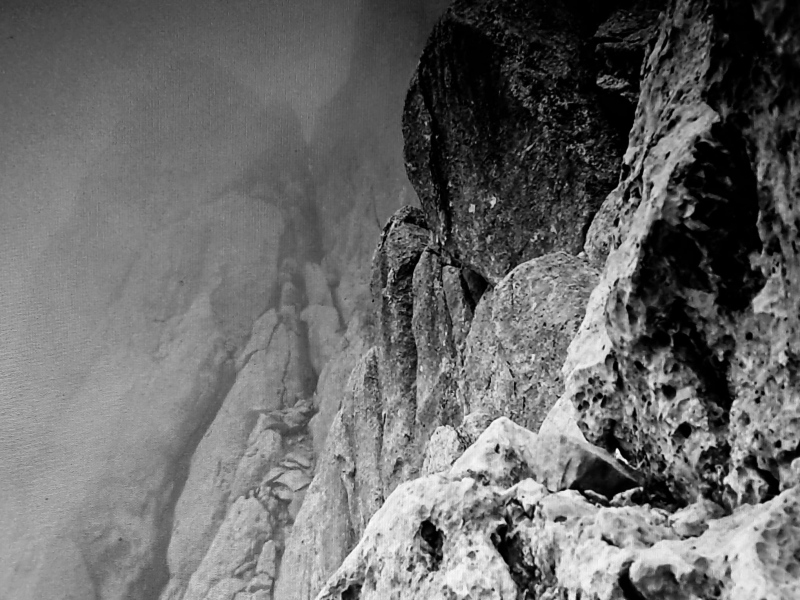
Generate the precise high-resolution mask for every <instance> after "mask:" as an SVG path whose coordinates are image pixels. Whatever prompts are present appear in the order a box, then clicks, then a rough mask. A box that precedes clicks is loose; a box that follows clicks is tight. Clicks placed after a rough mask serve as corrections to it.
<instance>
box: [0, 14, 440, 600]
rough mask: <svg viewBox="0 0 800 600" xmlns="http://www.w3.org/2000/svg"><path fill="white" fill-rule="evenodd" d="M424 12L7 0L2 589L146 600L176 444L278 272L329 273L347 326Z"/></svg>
mask: <svg viewBox="0 0 800 600" xmlns="http://www.w3.org/2000/svg"><path fill="white" fill-rule="evenodd" d="M443 8H444V3H443V2H441V1H433V0H430V1H427V2H425V1H423V0H417V1H409V2H392V1H390V0H304V1H303V2H290V1H285V0H280V1H270V0H262V1H255V0H225V1H223V0H200V1H197V2H180V1H177V0H159V1H154V0H146V1H142V2H122V1H116V0H109V1H107V2H92V1H90V0H70V1H68V2H64V1H57V0H52V1H50V2H40V1H33V2H27V1H25V2H22V1H11V2H4V3H3V4H2V7H1V8H0V132H2V137H1V138H0V231H1V232H2V235H0V244H2V248H1V249H0V278H1V279H0V280H1V281H2V291H1V292H0V598H2V599H3V600H22V599H37V600H49V599H59V600H60V599H66V598H74V599H81V600H83V599H86V598H92V597H96V598H97V599H98V600H106V599H108V600H111V599H122V598H131V599H134V598H135V599H137V600H138V599H144V598H157V597H159V595H160V594H161V593H162V590H163V589H164V586H166V585H167V583H168V581H169V578H170V571H169V569H168V566H167V547H168V545H169V543H170V532H171V529H172V522H173V511H174V508H175V504H176V502H177V501H178V497H179V496H180V494H181V492H182V489H183V486H184V482H185V481H186V479H187V476H188V472H189V463H190V459H191V457H192V453H193V452H194V450H195V448H196V447H197V445H198V443H199V442H200V439H201V438H202V436H203V435H204V433H206V431H207V429H208V427H209V424H210V423H211V421H212V420H213V419H214V416H215V415H216V413H217V411H218V409H219V408H220V406H221V404H222V402H223V400H224V398H225V396H226V394H227V393H228V391H229V390H230V389H231V387H232V386H233V385H234V380H235V376H236V372H237V370H238V369H239V368H240V366H241V359H242V356H243V352H244V348H245V345H246V344H247V342H248V339H250V337H251V331H252V328H253V324H254V322H255V321H256V320H257V319H259V317H261V316H262V315H264V314H265V313H266V312H267V311H268V310H270V309H271V308H276V307H278V306H280V304H281V302H282V301H283V300H282V299H281V282H282V279H281V277H282V276H283V275H282V274H285V273H286V269H287V267H286V266H285V265H286V264H287V263H286V261H287V259H291V260H294V261H296V262H298V263H300V264H304V263H306V264H313V265H322V266H324V268H325V271H326V275H327V277H328V281H329V282H330V281H333V280H334V279H335V284H331V285H332V287H335V289H336V294H334V296H335V298H334V300H335V305H336V307H337V310H338V312H339V315H340V320H341V323H340V327H341V328H343V327H345V326H346V324H347V322H348V321H349V319H350V318H351V317H352V315H353V314H354V313H355V312H357V310H358V308H359V306H360V305H361V303H363V302H364V301H365V300H364V293H363V290H365V289H366V285H367V281H366V275H365V272H367V271H368V265H369V257H370V256H371V252H372V249H373V247H374V244H375V241H376V240H377V235H378V232H379V227H380V225H381V224H382V223H383V222H384V221H385V220H386V219H387V218H388V216H389V215H390V214H391V213H392V212H393V211H394V210H395V209H396V208H397V207H398V206H400V205H402V204H404V203H414V202H416V199H415V197H414V194H413V192H412V191H411V187H410V185H409V184H408V182H407V181H406V179H405V173H404V170H403V162H402V136H401V133H400V118H401V111H402V103H403V96H404V94H405V90H406V89H407V87H408V81H409V79H410V77H411V74H412V72H413V69H414V66H415V63H416V60H417V57H418V55H419V52H420V51H421V48H422V45H423V43H424V40H425V38H426V36H427V34H428V32H429V31H430V28H431V26H432V23H433V22H434V21H435V19H436V16H437V15H438V14H439V13H440V12H441V11H442V10H443ZM320 268H322V267H320ZM302 294H306V295H308V290H305V292H304V291H303V290H301V295H302ZM337 294H338V295H337ZM284 300H285V299H284ZM237 361H239V362H238V363H237ZM306 362H308V361H306ZM319 368H320V367H319V365H317V364H304V365H301V366H300V367H298V369H299V370H298V371H297V373H295V375H296V378H295V379H293V381H295V380H296V381H297V382H298V383H297V389H295V390H294V391H293V392H292V393H294V394H295V395H296V396H297V397H298V398H299V397H307V396H309V395H310V394H313V392H314V386H315V385H316V380H317V377H318V376H319ZM287 386H288V384H287ZM286 389H287V390H288V389H289V388H288V387H287V388H286ZM281 393H282V394H283V393H284V392H281ZM286 393H287V394H288V392H286ZM293 401H294V400H292V402H293ZM284 404H285V405H288V406H291V403H290V402H289V401H286V402H284Z"/></svg>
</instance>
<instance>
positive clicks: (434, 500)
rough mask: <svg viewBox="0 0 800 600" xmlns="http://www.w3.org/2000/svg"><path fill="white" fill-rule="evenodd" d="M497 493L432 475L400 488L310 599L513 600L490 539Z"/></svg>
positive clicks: (497, 512) (498, 508) (498, 518)
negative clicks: (341, 562)
mask: <svg viewBox="0 0 800 600" xmlns="http://www.w3.org/2000/svg"><path fill="white" fill-rule="evenodd" d="M502 504H503V501H502V497H501V496H500V494H498V493H497V488H494V487H492V486H484V485H481V484H479V483H478V482H477V481H475V480H474V479H471V478H465V479H459V478H456V479H449V478H445V477H443V476H441V475H431V476H428V477H423V478H421V479H417V480H414V481H410V482H407V483H404V484H401V485H400V486H398V487H397V488H396V489H395V491H394V493H393V494H392V495H391V496H390V497H389V498H388V499H387V501H386V503H385V504H384V505H383V507H381V509H380V510H379V511H378V512H377V513H376V514H375V516H374V517H373V519H372V520H371V521H370V523H369V526H368V527H367V529H366V531H365V532H364V535H363V537H362V538H361V541H360V542H359V544H358V546H357V547H356V548H355V549H354V550H353V552H352V553H351V554H350V555H349V556H348V557H347V559H346V560H345V562H344V563H343V564H342V566H341V567H340V568H339V569H338V570H337V571H336V573H335V574H334V575H333V576H332V577H331V578H330V580H329V581H328V582H327V583H326V584H325V587H324V588H322V590H321V591H320V593H319V594H318V595H317V597H316V600H334V599H335V600H343V599H346V598H353V597H358V598H360V599H361V600H401V599H402V600H407V599H414V600H422V599H423V598H424V599H435V600H440V599H441V600H444V599H445V598H450V599H461V600H467V599H468V598H485V599H487V600H516V599H517V597H518V596H517V587H516V585H515V584H514V581H513V579H512V578H511V574H510V573H509V570H508V566H507V565H506V563H505V562H504V561H503V558H502V557H501V556H500V553H499V552H498V551H497V548H495V546H494V545H493V544H492V541H491V535H490V532H492V531H495V530H496V529H497V528H498V527H501V526H503V525H504V522H503V520H502Z"/></svg>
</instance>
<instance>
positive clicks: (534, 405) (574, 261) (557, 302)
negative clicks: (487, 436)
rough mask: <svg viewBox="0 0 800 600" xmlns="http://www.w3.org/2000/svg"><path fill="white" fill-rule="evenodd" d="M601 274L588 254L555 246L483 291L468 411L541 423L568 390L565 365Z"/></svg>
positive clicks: (468, 357)
mask: <svg viewBox="0 0 800 600" xmlns="http://www.w3.org/2000/svg"><path fill="white" fill-rule="evenodd" d="M597 279H598V273H597V271H596V270H595V269H594V268H593V267H592V266H591V265H590V264H588V263H587V262H586V261H585V260H582V259H579V258H576V257H574V256H571V255H569V254H566V253H564V252H555V253H553V254H548V255H546V256H542V257H539V258H535V259H533V260H530V261H528V262H526V263H523V264H521V265H519V266H518V267H516V268H515V269H514V270H513V271H511V273H509V275H508V276H507V277H506V278H505V279H503V280H502V281H501V282H500V283H499V284H498V285H497V286H496V287H495V288H494V289H493V290H492V291H491V292H487V293H485V294H484V295H483V297H482V298H481V301H480V302H479V303H478V306H477V308H476V309H475V317H474V320H473V322H472V327H471V328H470V331H469V335H468V336H467V338H466V347H465V350H464V361H463V373H462V374H461V376H460V377H459V382H458V394H459V398H460V399H461V402H462V403H463V404H464V405H465V406H466V407H467V412H473V411H482V412H488V413H491V414H494V415H497V416H499V415H505V416H507V417H509V418H511V419H513V420H514V421H515V422H517V423H519V424H520V425H522V426H524V427H528V428H530V429H538V428H539V425H541V423H542V420H544V418H545V416H546V415H547V413H548V411H549V409H550V407H551V406H553V404H555V402H556V400H557V399H558V397H559V396H560V395H561V393H562V391H563V379H562V378H561V366H562V365H563V363H564V359H565V358H566V355H567V347H568V346H569V343H570V342H571V341H572V338H573V336H574V335H575V332H576V331H577V330H578V327H579V326H580V323H581V321H582V320H583V315H584V311H585V309H586V302H587V301H588V298H589V294H590V293H591V291H592V290H593V289H594V286H595V285H596V283H597Z"/></svg>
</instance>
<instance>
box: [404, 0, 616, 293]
mask: <svg viewBox="0 0 800 600" xmlns="http://www.w3.org/2000/svg"><path fill="white" fill-rule="evenodd" d="M576 7H577V5H576ZM601 12H602V8H600V10H592V9H587V7H585V6H583V5H581V6H580V8H578V9H577V10H575V12H572V11H571V9H570V8H569V3H562V2H554V1H546V2H545V1H542V2H536V3H527V4H524V3H516V2H515V3H501V2H492V1H487V0H478V1H476V0H469V1H466V0H465V1H460V2H456V3H455V4H453V5H452V6H451V7H450V9H449V10H448V11H447V13H445V15H444V17H443V18H442V19H441V20H440V21H439V23H438V24H437V25H436V27H435V28H434V30H433V32H432V34H431V36H430V38H429V40H428V44H427V46H426V48H425V50H424V52H423V54H422V57H421V59H420V63H419V66H418V68H417V71H416V73H415V74H414V78H413V80H412V83H411V87H410V89H409V92H408V95H407V98H406V104H405V110H404V113H403V134H404V139H405V151H404V154H405V158H406V170H407V172H408V178H409V180H410V181H411V182H412V184H413V185H414V188H415V190H416V192H417V195H418V196H419V198H420V200H421V202H422V206H423V208H424V210H425V214H426V216H427V219H428V222H429V225H430V227H431V229H432V231H434V232H435V236H436V238H437V240H438V242H439V244H440V245H441V247H442V248H443V249H444V250H445V251H446V252H448V253H449V254H450V255H452V256H453V257H454V258H455V259H456V260H457V261H459V263H460V264H462V265H464V266H468V267H470V268H471V269H473V270H474V271H477V272H478V273H480V274H481V275H482V276H483V277H484V278H485V279H486V280H488V281H490V282H491V283H493V284H496V283H498V282H499V281H500V280H501V279H502V278H503V277H504V276H505V275H506V274H507V273H508V272H509V271H511V269H513V268H514V267H515V266H517V265H518V264H520V263H522V262H524V261H526V260H530V259H531V258H534V257H536V256H540V255H542V254H547V253H549V252H553V251H554V250H565V251H567V252H571V253H573V254H577V253H578V252H579V251H580V250H581V247H582V246H583V242H584V232H585V229H586V227H587V226H588V225H589V223H590V221H591V218H592V216H593V215H594V213H595V212H596V211H597V209H598V208H599V206H600V204H601V203H602V202H603V200H604V198H605V196H606V195H607V194H608V193H609V192H610V191H611V189H612V188H613V187H614V184H615V183H616V179H617V168H618V167H617V162H618V159H619V157H620V156H621V154H622V150H623V148H624V135H625V133H627V132H626V131H618V130H616V129H615V128H614V127H613V126H612V125H611V124H610V123H609V122H608V121H607V118H606V116H605V115H604V114H603V113H602V111H601V108H600V102H599V96H598V94H597V88H596V87H595V85H594V80H595V76H594V74H593V72H592V67H591V59H590V57H589V56H588V55H587V54H586V53H585V52H582V51H581V47H582V46H583V45H588V43H589V40H590V37H591V34H592V32H593V31H594V29H595V28H596V27H597V25H598V24H599V17H600V14H599V13H601Z"/></svg>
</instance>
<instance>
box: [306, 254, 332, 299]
mask: <svg viewBox="0 0 800 600" xmlns="http://www.w3.org/2000/svg"><path fill="white" fill-rule="evenodd" d="M303 281H304V285H305V291H306V305H307V306H333V296H332V295H331V284H332V283H334V282H331V284H329V283H328V277H327V276H326V274H325V270H324V269H323V268H322V265H318V264H317V263H310V262H307V263H306V264H305V265H303ZM337 283H338V282H337Z"/></svg>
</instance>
